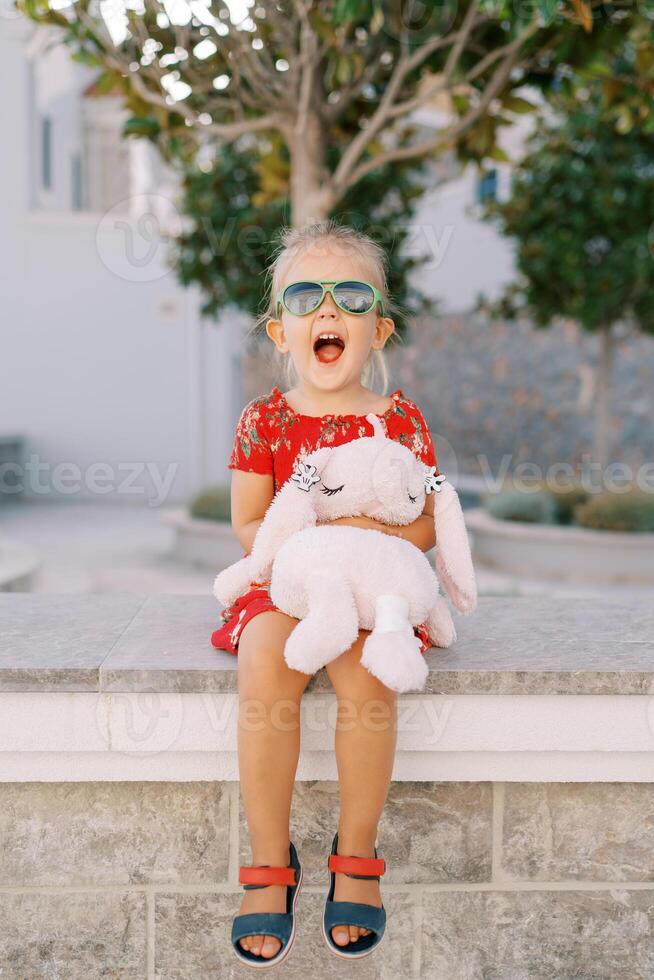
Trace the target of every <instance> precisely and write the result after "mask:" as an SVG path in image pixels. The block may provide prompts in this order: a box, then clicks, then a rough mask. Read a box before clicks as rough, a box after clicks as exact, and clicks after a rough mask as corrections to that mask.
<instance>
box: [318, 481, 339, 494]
mask: <svg viewBox="0 0 654 980" xmlns="http://www.w3.org/2000/svg"><path fill="white" fill-rule="evenodd" d="M344 486H345V484H344V483H341V485H340V487H334V488H333V489H331V488H330V487H326V486H325V485H324V484H323V485H322V486H321V488H320V492H321V493H326V494H329V495H330V496H331V495H332V494H333V493H338V491H339V490H342V489H343V487H344Z"/></svg>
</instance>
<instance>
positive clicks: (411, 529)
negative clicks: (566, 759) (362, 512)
mask: <svg viewBox="0 0 654 980" xmlns="http://www.w3.org/2000/svg"><path fill="white" fill-rule="evenodd" d="M318 523H319V524H320V523H323V524H349V525H350V526H351V527H370V528H373V530H375V531H382V532H383V533H384V534H390V535H392V536H393V537H397V538H404V540H405V541H410V542H411V544H414V545H415V546H416V548H420V550H421V551H431V549H432V548H433V547H434V546H435V545H436V533H435V529H434V495H433V494H427V496H426V497H425V506H424V507H423V511H422V514H420V516H419V517H416V519H415V521H412V522H411V523H410V524H382V523H381V522H380V521H375V520H373V518H372V517H337V518H335V519H334V520H333V521H319V522H318Z"/></svg>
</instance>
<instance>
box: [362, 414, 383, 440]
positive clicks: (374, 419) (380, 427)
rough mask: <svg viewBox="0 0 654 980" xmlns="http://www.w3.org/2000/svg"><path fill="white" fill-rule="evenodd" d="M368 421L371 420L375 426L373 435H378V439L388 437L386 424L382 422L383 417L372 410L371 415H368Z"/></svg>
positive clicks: (373, 426)
mask: <svg viewBox="0 0 654 980" xmlns="http://www.w3.org/2000/svg"><path fill="white" fill-rule="evenodd" d="M366 421H367V422H370V424H371V426H372V428H373V437H375V436H376V437H377V438H378V439H386V433H385V432H384V426H383V425H382V424H381V419H380V418H379V416H378V415H374V414H373V413H372V412H370V414H369V415H366Z"/></svg>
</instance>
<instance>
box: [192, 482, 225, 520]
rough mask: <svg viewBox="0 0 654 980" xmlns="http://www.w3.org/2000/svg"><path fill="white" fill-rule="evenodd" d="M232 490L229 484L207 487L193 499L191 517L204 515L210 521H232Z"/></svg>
mask: <svg viewBox="0 0 654 980" xmlns="http://www.w3.org/2000/svg"><path fill="white" fill-rule="evenodd" d="M230 496H231V491H230V488H229V487H227V486H218V487H207V489H206V490H203V491H202V492H201V493H199V494H198V495H197V497H195V499H194V500H193V501H191V505H190V507H189V511H190V514H191V517H202V518H204V519H205V520H209V521H231V519H232V509H231V502H230Z"/></svg>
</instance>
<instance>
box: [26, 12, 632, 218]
mask: <svg viewBox="0 0 654 980" xmlns="http://www.w3.org/2000/svg"><path fill="white" fill-rule="evenodd" d="M17 3H18V6H19V8H20V9H22V10H24V11H25V13H26V14H27V15H28V16H30V17H31V18H32V19H34V20H35V21H37V22H39V23H44V24H49V25H53V26H55V27H57V28H58V29H59V30H60V31H61V34H62V37H63V39H64V41H65V43H66V44H68V45H69V46H70V48H71V50H72V52H73V55H74V57H77V58H79V59H81V60H84V61H86V62H88V63H90V64H95V65H97V66H98V67H99V68H101V69H102V72H103V78H102V80H101V83H100V84H101V87H102V86H103V85H104V86H106V87H107V88H108V89H111V88H113V86H114V85H115V84H116V82H118V83H119V84H120V86H121V87H122V89H123V92H124V95H125V100H126V103H127V105H128V106H129V108H130V110H131V111H132V113H133V118H132V121H131V123H130V125H129V131H130V132H131V133H140V134H141V135H144V136H147V137H148V138H150V139H153V140H155V141H156V142H157V143H158V145H159V146H160V148H161V149H162V152H163V153H164V156H166V158H169V159H182V160H186V161H187V162H188V161H189V160H191V159H193V158H194V156H195V154H196V152H197V149H198V146H201V145H207V143H213V144H214V145H215V146H221V145H225V144H230V143H232V142H234V141H235V140H238V139H239V137H242V136H243V135H245V134H254V135H256V136H265V137H267V138H269V139H273V140H275V139H278V140H281V142H282V143H283V145H284V146H285V148H286V151H287V153H288V158H289V170H288V182H289V192H288V197H289V199H290V202H291V221H292V223H293V224H294V225H302V224H304V223H305V222H306V221H309V220H318V219H322V218H325V217H327V216H329V215H330V214H332V213H333V212H334V210H335V209H336V208H337V207H338V206H339V204H340V203H341V202H342V201H343V199H344V197H345V195H346V194H347V193H348V192H349V191H351V190H352V189H353V188H355V187H356V186H357V184H358V183H359V181H360V180H362V179H363V178H365V177H367V176H368V175H369V174H374V173H379V172H380V171H381V170H382V168H383V167H385V166H386V165H387V164H391V163H397V162H400V161H408V160H414V161H415V160H418V159H422V158H434V157H436V156H437V155H438V154H440V153H442V152H444V151H446V150H450V149H452V148H454V149H455V151H456V153H457V154H458V155H459V156H460V158H461V159H464V160H481V159H483V158H484V157H485V156H497V155H501V154H499V151H498V149H497V146H496V133H497V130H498V128H499V126H501V125H505V124H507V123H508V122H510V121H511V120H512V118H513V114H514V113H516V112H523V111H529V110H531V109H532V108H533V107H532V106H531V105H530V104H529V102H527V101H526V100H525V99H524V98H522V97H521V96H520V95H519V94H518V91H517V90H518V89H520V88H521V87H522V86H523V85H525V84H535V85H541V86H542V85H547V84H549V80H550V79H551V77H552V74H553V73H554V71H555V70H557V69H558V68H559V67H561V66H562V65H564V66H565V65H567V66H576V65H580V64H584V63H585V62H587V61H588V60H589V59H590V58H592V57H593V56H595V55H596V54H597V52H598V51H601V50H602V49H603V48H604V47H606V46H614V45H615V44H616V43H617V41H618V39H619V38H620V37H621V36H622V34H623V33H624V32H625V31H626V29H627V28H628V26H629V25H630V24H632V23H633V21H634V19H639V18H640V17H641V15H640V13H639V11H638V10H637V9H636V8H634V10H626V11H625V9H624V6H623V5H622V4H620V3H619V2H618V0H616V2H615V3H613V2H612V0H606V2H605V0H535V2H533V3H532V2H525V3H524V4H517V5H516V4H513V3H511V2H510V0H463V2H461V3H459V2H455V0H447V2H445V3H444V4H443V5H427V4H421V5H419V7H418V8H416V7H415V6H414V4H413V3H407V2H406V0H265V2H259V3H257V4H256V5H255V6H253V7H251V8H250V13H249V15H248V17H246V19H245V20H244V21H243V22H242V23H241V24H239V25H235V24H234V23H233V22H232V20H231V16H230V10H229V7H228V6H227V3H226V2H225V0H162V2H159V0H140V2H139V3H135V2H134V0H130V2H128V0H124V2H123V4H122V5H121V3H120V2H116V3H112V4H109V5H99V6H98V5H97V3H95V2H94V0H74V2H71V3H70V4H69V5H68V6H63V7H62V6H61V3H60V2H57V4H56V9H53V8H52V6H51V0H17ZM414 9H419V10H420V11H421V12H423V13H424V14H425V15H426V20H425V21H424V22H423V23H421V22H418V21H416V22H412V21H411V19H410V16H411V12H412V11H413V10H414ZM101 11H103V12H104V16H103V15H102V13H101ZM434 100H439V103H440V104H441V105H442V106H444V107H445V109H446V111H447V113H448V116H449V121H448V122H447V123H446V124H444V125H443V126H442V127H441V128H440V129H438V130H437V131H435V132H434V131H430V132H428V133H427V135H420V134H418V133H417V128H416V127H415V125H414V123H413V122H412V114H413V113H414V111H415V110H417V109H419V108H422V107H425V106H429V105H433V104H434ZM352 119H354V120H355V131H354V132H352V129H351V126H350V122H351V120H352ZM330 150H332V151H335V152H332V153H331V160H329V159H328V157H329V151H330Z"/></svg>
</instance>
